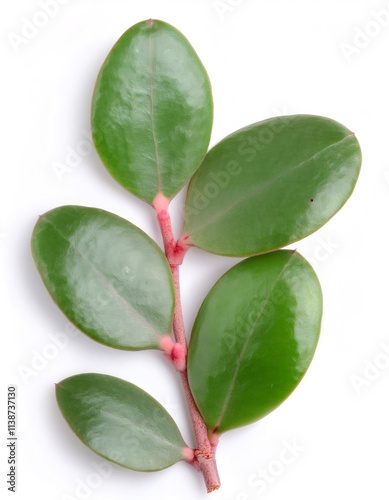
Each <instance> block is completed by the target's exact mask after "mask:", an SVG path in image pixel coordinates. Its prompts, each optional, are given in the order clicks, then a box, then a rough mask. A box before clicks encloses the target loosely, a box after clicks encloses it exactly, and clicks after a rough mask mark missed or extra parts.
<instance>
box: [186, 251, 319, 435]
mask: <svg viewBox="0 0 389 500" xmlns="http://www.w3.org/2000/svg"><path fill="white" fill-rule="evenodd" d="M321 314H322V295H321V289H320V284H319V282H318V279H317V277H316V274H315V272H314V271H313V269H312V268H311V266H310V265H309V264H308V262H307V261H306V260H305V259H303V257H301V256H300V255H299V254H298V253H296V252H292V251H288V250H280V251H277V252H273V253H269V254H266V255H261V256H256V257H251V258H250V259H247V260H245V261H243V262H240V263H239V264H238V265H236V266H235V267H233V268H232V269H231V270H230V271H228V272H227V273H226V274H225V275H224V276H222V278H221V279H220V280H219V281H218V282H217V283H216V285H215V286H214V287H213V288H212V290H211V291H210V292H209V294H208V296H207V297H206V299H205V300H204V302H203V304H202V306H201V308H200V311H199V313H198V316H197V318H196V321H195V324H194V327H193V332H192V337H191V341H190V346H189V353H188V376H189V383H190V387H191V389H192V392H193V395H194V398H195V401H196V403H197V405H198V407H199V410H200V412H201V414H202V415H203V417H204V420H205V422H206V424H207V427H208V428H209V430H210V431H211V432H217V433H222V432H224V431H227V430H229V429H233V428H235V427H239V426H241V425H246V424H248V423H250V422H253V421H255V420H258V419H260V418H262V417H264V416H265V415H266V414H268V413H269V412H271V411H272V410H273V409H275V408H276V407H277V406H278V405H279V404H280V403H282V401H284V400H285V398H287V397H288V396H289V394H290V393H291V392H292V391H293V390H294V389H295V387H296V386H297V384H298V383H299V382H300V380H301V378H302V377H303V375H304V374H305V372H306V370H307V368H308V366H309V364H310V362H311V359H312V357H313V354H314V351H315V348H316V344H317V341H318V337H319V331H320V322H321Z"/></svg>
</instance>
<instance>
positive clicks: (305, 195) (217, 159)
mask: <svg viewBox="0 0 389 500" xmlns="http://www.w3.org/2000/svg"><path fill="white" fill-rule="evenodd" d="M360 165H361V151H360V147H359V144H358V141H357V139H356V138H355V136H354V135H353V134H352V133H351V132H350V131H349V130H348V129H346V128H345V127H344V126H343V125H341V124H339V123H337V122H335V121H333V120H330V119H328V118H323V117H320V116H311V115H293V116H283V117H278V118H271V119H269V120H265V121H263V122H259V123H256V124H253V125H250V126H248V127H246V128H243V129H241V130H238V131H237V132H235V133H233V134H231V135H230V136H228V137H227V138H225V139H224V140H222V141H221V142H220V143H219V144H217V145H216V146H215V147H214V148H213V149H211V151H210V152H209V153H208V154H207V156H206V157H205V159H204V161H203V163H202V165H201V166H200V168H199V169H198V170H197V172H196V173H195V175H194V176H193V178H192V180H191V182H190V185H189V189H188V194H187V199H186V208H185V233H186V235H187V236H189V240H188V241H189V242H191V243H192V244H193V245H195V246H197V247H200V248H203V249H205V250H208V251H209V252H213V253H217V254H222V255H234V256H248V255H253V254H259V253H264V252H268V251H270V250H275V249H278V248H281V247H283V246H286V245H288V244H290V243H292V242H294V241H297V240H299V239H301V238H303V237H305V236H307V235H309V234H311V233H312V232H314V231H315V230H317V229H318V228H319V227H321V226H322V225H323V224H324V223H325V222H327V221H328V220H329V219H330V218H331V217H332V216H333V215H334V214H335V213H336V212H337V211H338V210H339V209H340V208H341V207H342V206H343V204H344V203H345V202H346V200H347V199H348V197H349V196H350V195H351V193H352V191H353V189H354V185H355V183H356V181H357V178H358V174H359V170H360Z"/></svg>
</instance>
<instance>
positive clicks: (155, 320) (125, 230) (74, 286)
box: [32, 206, 174, 350]
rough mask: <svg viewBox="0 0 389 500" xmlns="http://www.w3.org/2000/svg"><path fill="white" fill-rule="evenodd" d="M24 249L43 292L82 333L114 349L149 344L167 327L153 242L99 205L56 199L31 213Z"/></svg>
mask: <svg viewBox="0 0 389 500" xmlns="http://www.w3.org/2000/svg"><path fill="white" fill-rule="evenodd" d="M32 253H33V256H34V259H35V263H36V266H37V268H38V270H39V272H40V274H41V277H42V279H43V282H44V284H45V285H46V287H47V290H48V291H49V293H50V295H51V296H52V298H53V299H54V301H55V302H56V303H57V304H58V306H59V307H60V308H61V309H62V311H63V312H64V313H65V314H66V316H67V317H68V318H69V319H70V320H71V321H72V322H73V323H74V324H75V325H76V326H77V327H78V328H79V329H80V330H82V331H83V332H84V333H86V334H87V335H89V336H90V337H92V338H93V339H94V340H97V341H98V342H101V343H102V344H105V345H108V346H111V347H115V348H118V349H130V350H137V349H153V348H158V347H159V342H160V339H161V336H162V335H169V336H170V333H171V327H172V321H173V310H174V289H173V281H172V277H171V272H170V268H169V265H168V262H167V260H166V258H165V256H164V255H163V253H162V251H161V250H160V248H159V247H158V246H157V245H156V243H154V241H153V240H152V239H151V238H149V236H147V235H146V234H145V233H144V232H143V231H141V230H140V229H139V228H137V227H136V226H134V225H133V224H131V223H130V222H128V221H126V220H124V219H122V218H120V217H118V216H116V215H114V214H111V213H109V212H105V211H104V210H99V209H97V208H87V207H79V206H64V207H59V208H56V209H54V210H51V211H49V212H47V213H46V214H45V215H43V216H42V217H40V219H39V220H38V222H37V224H36V226H35V228H34V231H33V235H32Z"/></svg>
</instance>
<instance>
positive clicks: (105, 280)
mask: <svg viewBox="0 0 389 500" xmlns="http://www.w3.org/2000/svg"><path fill="white" fill-rule="evenodd" d="M47 223H49V224H50V225H51V227H52V228H53V229H54V231H56V232H57V233H58V234H59V236H61V238H63V239H64V240H65V241H66V242H67V243H68V245H69V246H70V247H71V248H72V249H73V250H74V251H75V253H76V254H78V255H79V256H80V257H81V258H82V260H83V261H84V263H85V264H86V265H87V266H89V267H91V268H92V269H93V271H95V272H96V274H97V275H98V277H99V278H100V279H101V282H102V283H103V284H104V285H107V286H108V288H109V289H110V290H111V291H112V292H113V294H114V295H116V296H117V297H118V298H119V299H120V300H121V301H122V302H123V303H124V304H125V306H126V308H127V309H128V310H129V311H130V312H131V313H133V314H134V315H135V316H136V317H138V318H140V319H141V322H143V323H144V324H145V326H146V327H147V328H149V330H151V332H152V333H153V334H154V335H155V336H156V337H157V338H158V337H159V335H163V333H161V332H159V331H157V330H156V329H155V327H154V326H153V325H152V324H151V323H149V322H148V321H147V319H146V317H145V316H143V315H142V314H141V313H140V312H139V311H138V310H137V309H136V308H135V307H134V306H133V304H131V302H129V301H128V300H127V299H126V298H125V297H123V296H122V295H121V294H120V292H119V290H117V289H116V288H115V286H114V285H113V284H112V283H111V282H110V281H109V277H108V276H107V275H105V274H104V273H103V272H102V271H101V270H100V269H99V268H98V267H97V266H96V265H95V264H94V263H93V262H92V261H91V260H90V259H89V260H88V259H87V257H86V256H85V255H84V254H83V253H82V252H81V251H80V250H79V248H78V247H77V246H75V245H74V244H73V243H72V242H71V241H70V240H69V238H68V237H67V236H66V235H65V234H63V233H62V232H61V231H60V230H59V229H58V227H56V226H55V225H54V223H53V222H52V221H51V220H49V219H47ZM100 324H101V323H100ZM101 326H102V328H104V327H103V325H101Z"/></svg>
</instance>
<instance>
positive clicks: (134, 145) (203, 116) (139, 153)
mask: <svg viewBox="0 0 389 500" xmlns="http://www.w3.org/2000/svg"><path fill="white" fill-rule="evenodd" d="M212 119H213V104H212V94H211V86H210V82H209V78H208V75H207V73H206V71H205V69H204V67H203V65H202V63H201V61H200V60H199V58H198V56H197V55H196V53H195V51H194V50H193V48H192V46H191V45H190V44H189V42H188V40H187V39H186V38H185V37H184V36H183V35H182V33H180V32H179V31H177V30H176V29H175V28H173V26H170V25H169V24H166V23H164V22H162V21H156V20H150V21H144V22H141V23H139V24H136V25H135V26H133V27H132V28H130V29H129V30H128V31H126V32H125V33H124V35H123V36H122V37H121V38H120V39H119V41H118V42H117V43H116V44H115V45H114V47H113V49H112V50H111V52H110V53H109V55H108V57H107V59H106V61H105V62H104V64H103V67H102V69H101V71H100V74H99V77H98V79H97V83H96V88H95V93H94V97H93V105H92V132H93V139H94V143H95V145H96V148H97V151H98V153H99V155H100V157H101V159H102V160H103V162H104V164H105V166H106V167H107V169H108V170H109V172H110V173H111V174H112V176H113V177H114V178H115V179H116V180H117V181H118V182H119V183H120V184H121V185H122V186H124V187H125V188H126V189H128V190H129V191H130V192H132V193H133V194H135V195H136V196H138V197H140V198H142V199H143V200H145V201H147V202H149V203H152V202H153V201H154V199H155V197H156V196H157V194H159V193H161V194H163V195H164V196H165V197H166V198H168V199H171V198H172V197H173V196H174V195H175V194H176V193H177V192H178V191H179V190H180V189H181V188H182V186H183V185H184V184H185V183H186V182H187V181H188V180H189V178H190V177H191V175H192V174H193V172H194V171H195V170H196V168H198V166H199V165H200V163H201V161H202V159H203V158H204V156H205V154H206V152H207V148H208V144H209V139H210V135H211V128H212Z"/></svg>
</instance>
